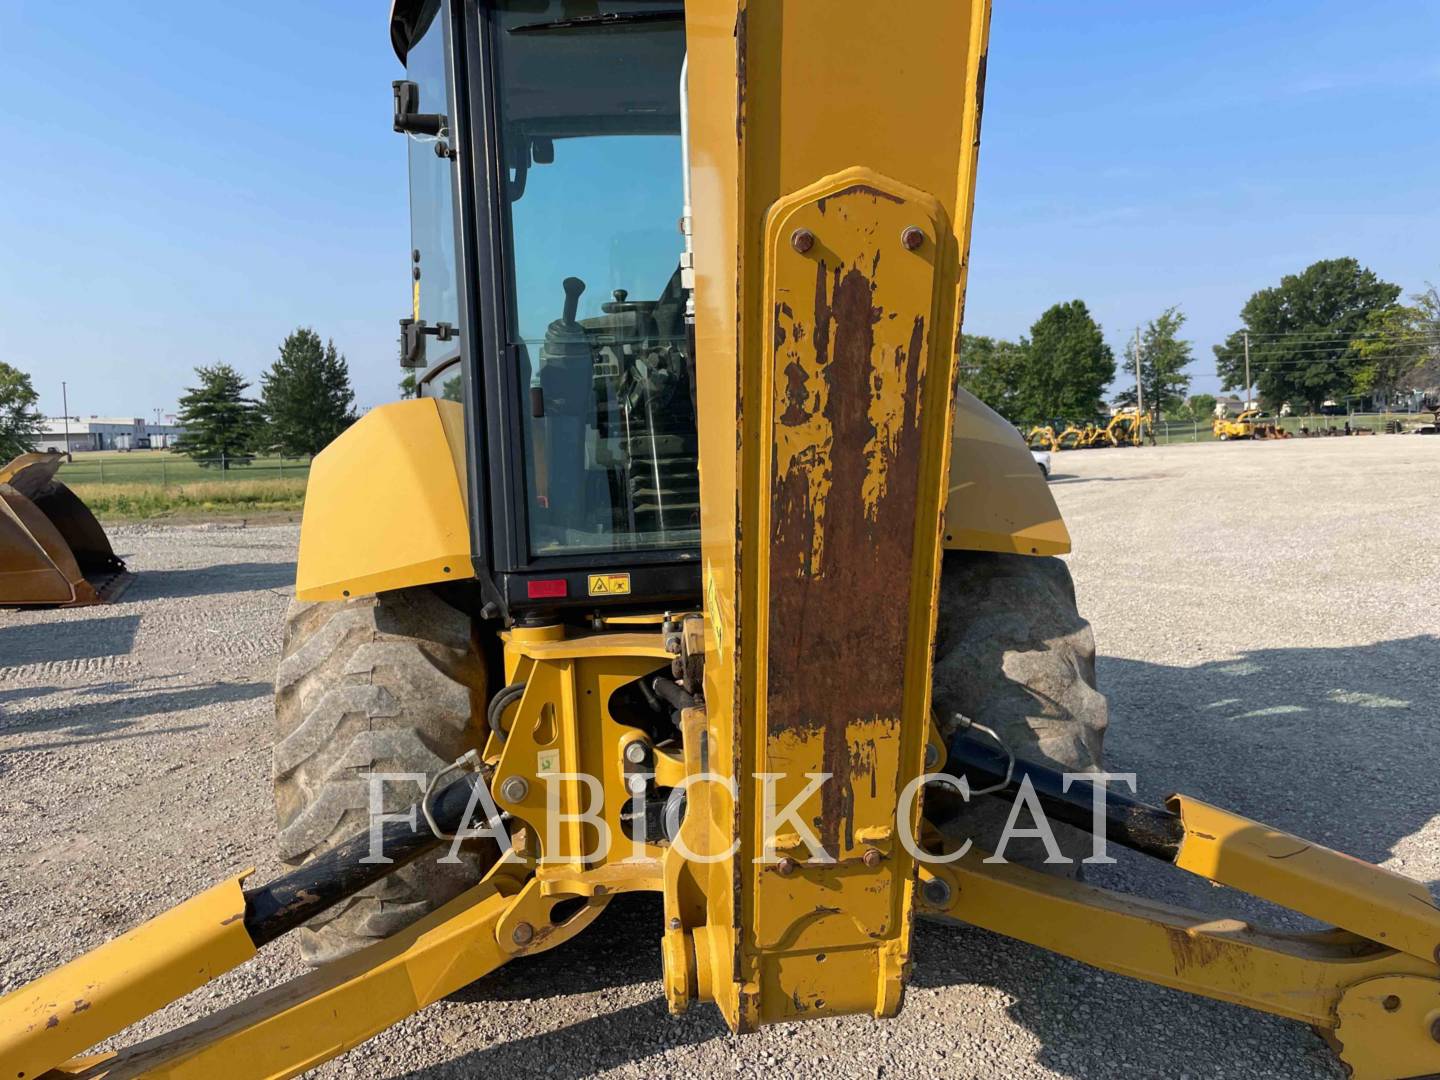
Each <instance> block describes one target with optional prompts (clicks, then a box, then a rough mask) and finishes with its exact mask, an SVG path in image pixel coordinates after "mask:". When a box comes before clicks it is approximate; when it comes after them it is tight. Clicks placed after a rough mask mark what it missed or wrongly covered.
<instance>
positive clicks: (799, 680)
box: [767, 186, 925, 857]
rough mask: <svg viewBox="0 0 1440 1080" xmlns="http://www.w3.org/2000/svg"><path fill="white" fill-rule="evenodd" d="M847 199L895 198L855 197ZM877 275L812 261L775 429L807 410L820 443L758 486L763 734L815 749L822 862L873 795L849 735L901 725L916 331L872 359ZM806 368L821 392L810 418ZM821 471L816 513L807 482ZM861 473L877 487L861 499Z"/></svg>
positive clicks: (914, 489) (780, 359) (918, 324)
mask: <svg viewBox="0 0 1440 1080" xmlns="http://www.w3.org/2000/svg"><path fill="white" fill-rule="evenodd" d="M847 193H848V194H851V195H857V194H859V195H865V194H873V195H877V196H883V197H886V198H891V199H893V198H894V197H893V196H890V195H888V194H887V193H884V192H875V191H871V190H870V189H868V188H864V187H861V186H857V187H856V188H852V189H847V192H842V193H840V194H847ZM836 197H837V196H831V198H836ZM897 201H898V200H897ZM877 266H878V263H877V262H876V261H875V260H874V259H872V258H867V259H863V260H859V259H857V260H856V263H855V265H850V266H837V267H834V268H831V267H829V266H828V265H827V261H826V260H824V259H822V260H819V261H818V263H817V266H816V270H815V291H814V317H813V322H812V324H811V325H812V327H813V329H812V332H811V335H810V341H811V343H812V348H813V351H814V360H813V363H811V364H807V365H805V367H802V366H801V365H800V364H799V360H798V353H797V352H796V351H795V350H794V348H793V346H792V348H791V350H790V351H789V352H787V353H781V352H779V351H777V354H776V356H775V363H776V365H777V368H779V369H781V370H780V371H777V376H778V375H779V374H781V373H782V372H783V374H784V383H783V390H782V391H781V393H782V394H783V401H782V402H777V412H778V413H779V415H778V417H777V419H778V423H779V424H780V425H782V426H784V427H789V428H797V427H800V426H801V425H802V424H804V423H807V422H808V421H809V420H810V419H811V413H810V411H808V409H807V406H811V407H813V408H818V409H819V410H820V411H821V414H822V415H823V417H824V419H825V420H826V421H827V422H828V423H827V433H826V435H825V439H826V441H825V444H824V445H814V444H812V445H809V446H805V447H803V448H801V449H799V450H795V449H794V448H793V447H792V453H791V454H790V456H788V457H787V458H786V459H785V460H784V462H783V463H782V461H781V459H780V456H779V455H777V457H776V462H775V469H774V474H773V475H772V478H771V483H772V488H771V522H772V533H773V537H774V547H773V549H772V558H771V564H770V599H771V620H772V626H773V627H774V630H773V631H772V634H771V636H770V646H769V651H770V673H769V685H768V689H767V714H768V724H769V731H770V734H771V736H772V738H773V737H775V736H776V735H779V734H783V733H785V732H787V731H796V732H804V733H806V734H814V733H818V734H819V735H820V737H821V739H822V753H821V759H822V763H821V769H822V771H824V772H826V773H828V774H830V777H831V778H830V780H828V781H827V782H826V783H825V785H824V786H823V787H822V788H821V793H820V802H821V812H820V817H819V820H818V821H817V822H816V825H817V834H818V836H819V838H820V841H821V843H822V845H823V846H824V848H825V850H826V851H827V852H828V853H829V854H830V855H832V856H834V857H839V856H840V854H841V853H842V851H843V850H845V849H853V847H854V836H853V833H854V827H855V822H854V799H855V792H854V789H853V786H852V785H853V782H854V780H855V779H856V778H857V777H858V776H863V775H866V774H869V775H870V776H871V784H872V785H873V784H874V783H875V778H874V775H873V774H874V762H873V761H871V760H869V759H868V758H866V757H865V756H864V754H863V752H862V753H861V756H860V757H859V758H857V757H856V756H855V753H854V752H852V748H851V746H850V743H849V729H850V727H851V725H852V724H856V723H875V722H879V723H882V724H892V725H893V724H898V723H899V721H900V715H899V714H900V703H901V697H902V687H903V681H902V680H903V676H904V669H905V651H906V638H907V629H908V618H909V604H908V602H907V599H908V598H907V597H905V596H903V595H901V596H897V595H896V594H897V591H899V590H901V589H903V588H904V585H903V583H907V582H909V581H910V580H911V569H912V562H913V558H914V550H913V546H914V545H913V538H914V523H915V514H916V509H917V505H918V500H919V491H918V486H919V452H920V438H921V433H920V379H921V375H922V372H923V368H924V358H923V350H924V348H925V319H924V317H923V316H921V317H916V318H915V321H914V326H913V329H912V332H911V335H910V338H909V341H908V342H907V343H906V345H904V346H897V347H895V348H893V350H892V349H890V348H886V347H877V345H876V341H875V326H876V325H877V324H878V323H880V322H881V321H882V320H883V319H884V318H885V315H886V313H885V312H884V311H882V310H881V309H880V307H878V306H877V304H876V299H875V293H876V284H875V279H874V272H875V270H876V268H877ZM862 267H866V268H868V269H869V271H870V273H869V274H867V273H866V269H862ZM801 314H802V317H803V315H804V313H803V312H802V313H801ZM807 368H808V369H809V370H810V371H811V372H812V373H813V372H818V373H819V374H820V377H821V378H822V379H823V380H824V392H823V393H821V394H819V395H818V397H816V398H815V400H816V401H818V402H819V404H816V405H813V406H812V404H811V403H812V394H811V390H812V388H811V387H809V386H808V385H806V380H807V378H808V377H807V376H806V369H807ZM792 369H794V370H792ZM802 391H803V392H804V393H803V396H802V393H801V392H802ZM882 395H883V398H884V400H885V401H887V402H890V403H893V404H894V406H895V407H894V408H893V409H892V410H891V411H890V412H888V413H886V414H885V415H884V417H883V424H884V430H883V431H882V430H880V428H879V427H877V422H876V418H875V415H874V413H873V412H872V408H873V406H874V405H875V402H876V401H877V399H878V398H879V397H880V396H882ZM781 405H783V407H779V406H781ZM881 411H882V412H883V411H884V410H881ZM816 437H817V438H818V437H819V436H816ZM876 459H878V460H876ZM820 468H824V469H825V470H826V473H825V476H824V479H825V480H826V481H828V482H827V483H826V484H825V485H823V490H824V497H823V501H821V500H817V497H816V495H815V491H816V485H814V484H812V479H814V477H813V476H812V473H813V472H814V471H815V470H817V469H820ZM872 474H878V475H879V477H880V478H881V481H882V482H881V483H879V484H878V485H876V484H874V483H873V482H872V483H870V484H869V486H868V487H867V478H870V477H871V476H872ZM867 493H868V495H869V498H868V499H867ZM817 502H818V505H817ZM817 552H819V553H821V554H820V556H819V558H818V559H817V555H816V553H817ZM817 563H818V565H817ZM842 844H843V847H842Z"/></svg>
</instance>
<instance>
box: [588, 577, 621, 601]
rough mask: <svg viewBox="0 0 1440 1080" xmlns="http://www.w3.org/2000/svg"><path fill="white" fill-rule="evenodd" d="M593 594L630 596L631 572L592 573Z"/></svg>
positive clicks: (591, 591)
mask: <svg viewBox="0 0 1440 1080" xmlns="http://www.w3.org/2000/svg"><path fill="white" fill-rule="evenodd" d="M589 580H590V595H591V596H629V595H630V575H629V574H591V575H590V576H589Z"/></svg>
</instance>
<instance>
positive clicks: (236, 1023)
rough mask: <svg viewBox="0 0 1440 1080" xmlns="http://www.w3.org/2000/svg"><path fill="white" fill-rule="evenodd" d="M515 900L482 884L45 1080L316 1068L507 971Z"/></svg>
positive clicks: (201, 1076) (205, 1076)
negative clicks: (336, 954) (502, 936)
mask: <svg viewBox="0 0 1440 1080" xmlns="http://www.w3.org/2000/svg"><path fill="white" fill-rule="evenodd" d="M511 901H512V898H511V897H507V896H504V895H502V894H500V893H498V892H496V891H495V889H494V888H492V887H491V886H489V885H483V884H482V885H477V886H475V888H473V889H471V890H469V891H468V892H465V893H462V894H461V895H460V896H457V897H456V898H455V899H454V900H452V901H450V903H448V904H446V905H445V906H444V907H442V908H440V909H438V910H437V911H434V912H432V913H431V914H430V915H428V916H426V917H425V918H424V919H421V920H420V921H419V922H417V923H415V924H414V925H413V926H411V927H409V928H407V929H405V930H403V931H401V932H400V933H398V934H396V935H395V936H394V937H391V938H386V939H385V940H384V941H381V942H378V943H377V944H375V945H372V946H370V947H369V948H368V949H363V950H361V951H360V952H358V953H355V954H354V955H352V956H347V957H345V958H344V959H343V960H338V961H336V962H335V963H333V964H329V965H327V966H326V967H324V968H320V969H319V970H317V971H313V972H311V973H310V974H308V975H302V976H301V977H300V978H298V979H294V980H292V981H291V982H289V983H286V984H284V985H283V986H278V987H276V988H275V989H273V990H270V991H267V992H266V993H264V994H261V995H259V996H257V997H254V998H251V999H249V1000H246V1001H243V1002H241V1003H239V1004H238V1005H235V1006H232V1007H231V1008H229V1009H226V1010H224V1011H222V1012H219V1013H217V1014H216V1015H214V1016H211V1017H207V1018H205V1019H203V1020H198V1021H196V1022H195V1023H192V1024H188V1025H186V1026H185V1027H182V1028H179V1029H178V1030H176V1031H173V1032H170V1033H169V1034H166V1035H162V1036H160V1037H159V1038H156V1039H152V1040H150V1041H148V1042H143V1043H139V1044H138V1045H136V1046H133V1047H131V1048H129V1049H127V1050H124V1051H122V1052H121V1053H120V1054H118V1055H116V1056H115V1057H112V1058H107V1059H104V1060H100V1061H98V1062H95V1063H90V1064H88V1067H87V1066H86V1065H84V1064H82V1065H81V1066H80V1067H79V1068H76V1067H74V1066H66V1067H64V1068H62V1069H61V1070H57V1071H56V1072H54V1073H52V1074H49V1075H48V1076H47V1077H43V1078H42V1080H61V1078H62V1077H69V1078H72V1080H73V1078H74V1077H84V1078H85V1080H100V1078H101V1077H103V1078H105V1080H122V1078H123V1080H130V1078H135V1077H145V1078H147V1080H160V1078H166V1080H182V1078H186V1080H214V1078H216V1077H225V1076H237V1077H240V1076H243V1077H246V1078H250V1077H254V1078H257V1080H259V1078H262V1077H263V1078H265V1080H282V1078H284V1077H291V1076H297V1075H299V1074H300V1073H302V1072H304V1071H305V1070H306V1069H312V1068H314V1067H315V1066H316V1065H319V1064H320V1063H321V1062H324V1061H328V1060H329V1059H330V1058H332V1057H335V1056H336V1055H337V1054H343V1053H344V1052H345V1051H346V1050H349V1049H351V1048H352V1047H355V1046H358V1045H359V1044H360V1043H362V1042H364V1041H365V1040H366V1039H368V1038H370V1037H371V1036H373V1035H375V1034H377V1033H378V1032H380V1031H383V1030H384V1029H385V1028H387V1027H390V1026H391V1025H392V1024H396V1023H399V1022H400V1021H401V1020H403V1019H405V1018H406V1017H407V1016H409V1015H411V1014H412V1013H415V1012H418V1011H419V1010H420V1009H423V1008H424V1007H425V1006H427V1005H430V1004H432V1003H433V1002H435V1001H438V1000H439V999H440V998H442V997H444V996H446V995H447V994H452V993H454V992H455V991H456V990H459V989H461V988H462V987H464V986H466V985H468V984H469V983H472V982H474V981H475V980H476V979H478V978H481V977H482V976H484V975H487V974H489V973H490V972H492V971H494V970H495V969H496V968H498V967H500V966H501V965H503V964H504V963H505V961H506V960H508V959H509V958H510V956H511V955H513V953H512V952H511V951H507V950H505V949H503V948H501V946H500V944H499V942H498V941H497V940H496V935H495V929H496V926H497V924H498V923H499V922H500V919H501V917H502V916H503V915H504V914H505V912H506V911H507V910H508V909H509V907H510V904H511Z"/></svg>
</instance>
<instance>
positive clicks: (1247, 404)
mask: <svg viewBox="0 0 1440 1080" xmlns="http://www.w3.org/2000/svg"><path fill="white" fill-rule="evenodd" d="M1251 400H1252V397H1251V394H1250V331H1249V330H1246V331H1245V408H1247V409H1248V408H1250V402H1251Z"/></svg>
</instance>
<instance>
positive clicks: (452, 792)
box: [245, 770, 490, 948]
mask: <svg viewBox="0 0 1440 1080" xmlns="http://www.w3.org/2000/svg"><path fill="white" fill-rule="evenodd" d="M489 783H490V780H489V770H486V771H484V772H480V773H466V774H464V775H462V776H461V777H460V778H459V779H457V780H454V781H452V782H451V783H449V784H448V785H446V786H445V787H443V788H441V789H440V790H439V791H438V792H436V793H435V794H434V795H433V796H432V797H431V798H430V802H429V811H430V817H431V818H432V819H433V820H434V822H435V827H436V829H438V830H439V832H440V833H450V834H453V833H455V832H458V831H459V830H460V827H461V826H462V825H464V824H466V822H465V815H466V811H467V809H469V807H470V805H471V801H472V798H474V797H475V795H476V790H475V789H476V787H477V785H484V786H485V787H487V788H488V786H489ZM424 810H425V808H424V807H423V806H422V805H421V804H420V803H416V804H414V805H413V806H411V807H410V809H409V810H408V811H406V812H405V813H404V814H403V815H401V814H395V815H387V817H389V818H390V819H391V820H387V821H386V822H384V824H383V825H382V826H380V828H379V829H378V830H377V833H378V838H379V840H380V845H379V854H380V855H381V857H382V858H383V859H384V861H383V862H372V861H368V860H369V857H370V854H371V851H370V844H371V831H370V830H367V831H365V832H362V833H358V834H357V835H355V836H352V837H350V839H348V840H346V841H344V842H343V843H341V844H339V845H337V846H336V847H333V848H331V849H330V850H329V851H327V852H325V853H324V854H322V855H319V856H317V857H316V858H314V859H311V860H310V861H309V862H307V863H306V864H305V865H304V866H301V867H299V868H298V869H295V870H292V871H291V872H290V873H288V874H286V875H285V876H284V877H281V878H277V879H276V880H274V881H272V882H270V883H269V884H268V885H262V886H260V887H259V888H256V889H246V890H245V929H246V931H247V932H248V933H249V934H250V939H251V940H252V941H253V942H255V946H256V948H259V947H260V946H262V945H267V944H269V943H270V942H272V941H274V940H275V939H276V938H278V937H280V936H281V935H282V934H286V933H288V932H289V931H291V930H294V929H295V928H296V927H297V926H299V925H300V924H301V923H304V922H306V921H308V920H310V919H313V918H314V917H315V916H316V915H319V914H320V913H321V912H322V911H325V910H326V909H327V908H330V907H332V906H334V905H335V904H338V903H339V902H340V901H341V900H344V899H345V898H346V897H348V896H353V895H354V894H355V893H357V892H359V891H360V890H361V889H363V888H365V887H366V886H369V885H373V884H375V882H377V881H379V880H380V879H381V878H383V877H385V876H386V875H388V874H391V873H393V872H394V871H396V870H398V869H400V868H401V867H402V866H405V865H406V864H408V863H412V862H414V861H415V860H416V859H418V858H419V857H420V856H421V855H424V854H425V853H426V852H427V851H429V850H431V849H432V848H434V847H437V846H439V845H440V844H441V843H443V842H444V838H443V837H442V836H441V835H438V834H437V833H436V832H435V831H432V830H431V827H430V824H429V823H428V822H427V821H426V814H425V812H424Z"/></svg>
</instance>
